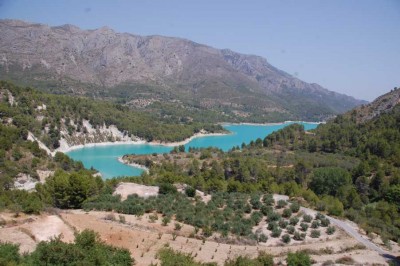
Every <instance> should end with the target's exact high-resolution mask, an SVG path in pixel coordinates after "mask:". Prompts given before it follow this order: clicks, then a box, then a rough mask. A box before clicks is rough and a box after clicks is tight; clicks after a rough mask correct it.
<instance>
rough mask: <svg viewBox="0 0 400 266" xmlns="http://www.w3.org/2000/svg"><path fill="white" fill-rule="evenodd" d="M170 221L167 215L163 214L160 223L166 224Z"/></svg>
mask: <svg viewBox="0 0 400 266" xmlns="http://www.w3.org/2000/svg"><path fill="white" fill-rule="evenodd" d="M170 221H171V218H170V217H169V216H164V217H163V218H162V221H161V223H162V225H163V226H167V225H168V224H169V222H170Z"/></svg>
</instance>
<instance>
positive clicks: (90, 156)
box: [67, 122, 318, 179]
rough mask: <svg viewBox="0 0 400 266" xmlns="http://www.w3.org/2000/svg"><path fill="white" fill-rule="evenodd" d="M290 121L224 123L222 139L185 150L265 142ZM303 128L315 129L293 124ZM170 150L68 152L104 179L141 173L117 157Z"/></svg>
mask: <svg viewBox="0 0 400 266" xmlns="http://www.w3.org/2000/svg"><path fill="white" fill-rule="evenodd" d="M292 123H293V122H286V123H280V124H269V125H247V124H241V125H237V124H226V125H223V127H224V128H225V129H226V130H229V131H230V132H231V134H228V135H222V136H205V137H199V138H195V139H193V140H191V141H190V142H189V143H187V144H186V145H185V147H186V150H187V149H188V148H189V147H196V148H206V147H218V148H220V149H222V150H224V151H227V150H229V149H231V148H232V147H233V146H240V145H241V144H242V143H243V142H244V143H246V144H248V143H249V142H250V141H252V140H256V139H257V138H261V139H264V138H265V136H267V135H269V134H271V133H272V132H274V131H276V130H279V129H281V128H284V127H285V126H288V125H290V124H292ZM296 123H300V124H302V125H304V128H305V129H306V130H310V129H314V128H316V127H317V126H318V124H316V123H306V122H296ZM172 149H173V147H167V146H162V145H153V144H121V145H106V146H93V147H83V148H81V149H76V150H73V151H70V152H68V153H67V155H68V156H70V157H71V158H73V159H74V160H78V161H82V163H83V164H84V166H85V167H86V168H90V167H93V168H95V169H97V170H98V171H100V173H101V174H102V176H103V178H105V179H107V178H111V177H116V176H138V175H140V174H141V173H142V172H143V170H141V169H139V168H135V167H132V166H128V165H125V164H123V163H121V162H119V161H118V157H121V156H123V155H125V154H152V153H165V152H169V151H171V150H172Z"/></svg>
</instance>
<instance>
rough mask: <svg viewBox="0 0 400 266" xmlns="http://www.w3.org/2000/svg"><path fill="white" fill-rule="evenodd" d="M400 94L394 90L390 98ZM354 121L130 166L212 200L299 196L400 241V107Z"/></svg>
mask: <svg viewBox="0 0 400 266" xmlns="http://www.w3.org/2000/svg"><path fill="white" fill-rule="evenodd" d="M399 93H400V91H399V90H394V91H392V96H393V97H397V96H398V94H399ZM366 108H368V106H367V107H366ZM371 112H374V110H371ZM356 117H357V116H356V112H350V113H348V114H345V115H340V116H338V117H336V118H335V119H334V120H332V121H330V122H328V123H327V124H322V125H320V126H319V127H318V128H317V129H316V130H314V131H312V132H305V131H304V128H303V127H302V126H301V125H296V124H295V125H291V126H288V127H286V128H284V129H282V130H279V131H277V132H275V133H272V134H270V135H269V136H267V137H266V138H265V139H264V140H262V139H257V140H255V141H252V142H251V143H249V144H248V145H246V144H243V145H242V147H241V148H240V147H234V148H233V149H232V150H231V151H230V152H228V153H223V152H222V151H219V150H216V149H201V150H198V149H190V151H189V153H188V154H182V153H179V152H178V150H175V151H172V153H171V154H165V155H164V156H126V157H125V160H127V161H130V162H136V163H140V164H144V165H147V166H148V167H150V173H149V175H144V177H143V178H144V180H145V181H146V182H150V183H151V182H156V183H163V182H182V183H187V184H190V185H191V186H193V187H195V188H198V189H200V190H203V191H208V192H209V193H213V192H216V191H228V192H248V193H255V192H257V191H266V192H274V193H281V194H286V195H289V196H292V197H297V198H298V197H301V198H303V199H304V200H305V202H304V203H303V204H309V205H311V206H313V207H314V208H316V209H317V210H319V211H325V212H327V213H328V214H330V215H336V216H345V217H347V218H349V219H351V220H353V221H356V222H357V223H359V224H360V225H361V226H362V227H363V228H364V229H365V230H366V231H367V232H377V233H379V234H380V235H382V236H383V237H384V238H386V239H388V238H390V239H394V240H396V241H397V240H399V239H400V224H399V221H400V215H399V209H398V206H399V205H400V194H399V191H400V105H395V106H392V108H391V109H390V110H386V112H384V113H382V114H380V115H378V116H375V117H373V118H371V119H370V120H366V121H365V122H364V123H359V122H358V121H357V119H356Z"/></svg>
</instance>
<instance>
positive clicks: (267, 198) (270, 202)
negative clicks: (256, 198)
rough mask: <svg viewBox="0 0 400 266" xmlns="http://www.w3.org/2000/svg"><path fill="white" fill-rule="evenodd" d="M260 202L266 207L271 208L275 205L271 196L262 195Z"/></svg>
mask: <svg viewBox="0 0 400 266" xmlns="http://www.w3.org/2000/svg"><path fill="white" fill-rule="evenodd" d="M262 201H263V202H264V203H265V205H268V206H272V205H274V204H275V200H274V197H273V196H272V195H271V194H266V195H264V197H263V199H262Z"/></svg>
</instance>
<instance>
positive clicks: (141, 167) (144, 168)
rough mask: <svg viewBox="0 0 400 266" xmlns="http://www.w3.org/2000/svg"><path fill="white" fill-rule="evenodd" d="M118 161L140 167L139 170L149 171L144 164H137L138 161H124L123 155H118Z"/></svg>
mask: <svg viewBox="0 0 400 266" xmlns="http://www.w3.org/2000/svg"><path fill="white" fill-rule="evenodd" d="M118 162H120V163H123V164H125V165H128V166H132V167H135V168H138V169H141V170H143V171H145V172H146V173H149V172H150V170H149V168H147V167H146V166H144V165H141V164H138V163H130V162H127V161H125V160H124V159H123V156H121V157H118Z"/></svg>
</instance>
